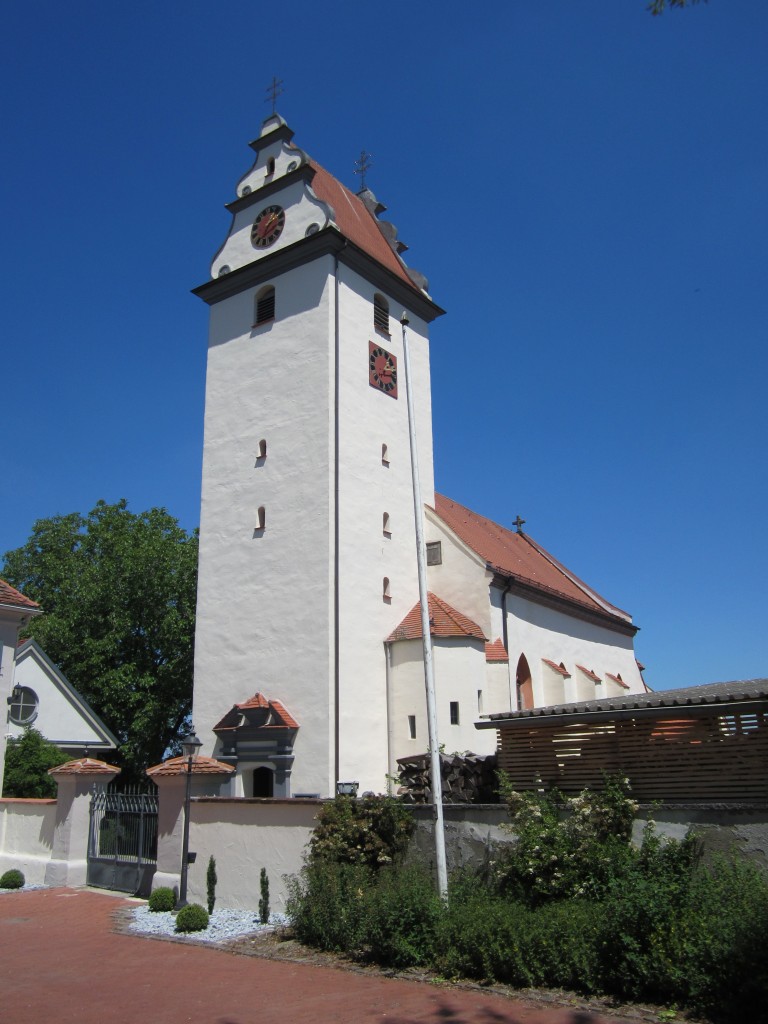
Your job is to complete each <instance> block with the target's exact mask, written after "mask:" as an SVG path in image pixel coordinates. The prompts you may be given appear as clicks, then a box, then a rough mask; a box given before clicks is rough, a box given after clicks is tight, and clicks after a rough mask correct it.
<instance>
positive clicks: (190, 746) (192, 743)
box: [176, 726, 203, 910]
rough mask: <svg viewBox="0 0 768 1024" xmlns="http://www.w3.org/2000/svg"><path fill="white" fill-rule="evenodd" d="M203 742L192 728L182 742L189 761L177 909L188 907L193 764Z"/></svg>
mask: <svg viewBox="0 0 768 1024" xmlns="http://www.w3.org/2000/svg"><path fill="white" fill-rule="evenodd" d="M202 745H203V744H202V742H201V741H200V740H199V739H198V738H197V736H195V730H194V728H193V727H192V726H190V729H189V735H188V736H185V737H184V739H183V740H182V741H181V749H182V750H183V751H184V756H185V757H186V759H187V788H186V792H185V794H184V841H183V844H182V848H181V878H180V880H179V899H178V902H177V903H176V909H177V910H178V909H180V908H181V907H185V906H186V905H187V871H188V869H189V803H190V799H191V796H192V762H193V761H194V760H196V758H197V753H198V751H199V750H200V747H202Z"/></svg>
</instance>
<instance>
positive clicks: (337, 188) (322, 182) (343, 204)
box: [309, 158, 424, 294]
mask: <svg viewBox="0 0 768 1024" xmlns="http://www.w3.org/2000/svg"><path fill="white" fill-rule="evenodd" d="M309 166H310V167H311V168H312V169H313V171H314V172H315V176H314V178H313V179H312V190H313V191H314V192H315V194H316V195H317V197H318V199H322V200H323V201H324V202H326V203H328V204H329V205H330V206H331V207H332V209H333V213H334V216H335V220H336V225H337V227H338V229H339V231H341V233H342V234H343V235H344V236H345V237H346V238H348V239H349V240H350V242H353V243H354V244H355V245H356V246H358V247H359V248H360V249H362V250H363V252H366V253H367V254H368V255H369V256H371V257H372V258H373V259H375V260H376V262H377V263H380V264H382V266H384V267H386V268H387V270H389V271H391V272H392V273H393V274H395V275H397V277H399V278H400V280H401V281H403V282H404V283H405V284H407V285H408V287H409V288H412V289H413V290H414V291H416V292H419V294H424V292H422V290H421V289H420V288H418V287H417V286H416V285H415V284H414V282H413V281H412V279H411V277H410V275H409V273H408V269H407V267H406V265H405V262H404V261H403V260H402V259H401V258H400V256H399V255H398V254H397V253H396V252H395V250H394V249H393V248H392V246H391V245H390V243H389V241H388V239H387V238H386V236H385V235H384V232H383V231H382V228H381V224H380V222H379V221H378V219H377V218H376V217H375V216H374V214H373V213H372V212H371V211H370V210H369V209H368V207H367V206H366V204H365V203H364V202H363V200H362V199H361V198H360V196H358V195H355V193H354V192H352V191H351V190H350V189H348V188H347V186H346V185H343V184H342V183H341V182H340V181H339V179H338V178H336V177H334V175H333V174H331V172H330V171H327V170H326V169H325V168H324V167H323V166H322V165H321V164H318V163H317V162H316V161H315V160H312V159H311V158H310V160H309Z"/></svg>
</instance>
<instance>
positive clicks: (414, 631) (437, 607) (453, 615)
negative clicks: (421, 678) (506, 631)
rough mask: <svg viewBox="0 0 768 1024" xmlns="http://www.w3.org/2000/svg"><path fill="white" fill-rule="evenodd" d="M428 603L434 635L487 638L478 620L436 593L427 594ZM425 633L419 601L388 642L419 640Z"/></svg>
mask: <svg viewBox="0 0 768 1024" xmlns="http://www.w3.org/2000/svg"><path fill="white" fill-rule="evenodd" d="M427 605H428V608H429V623H430V629H429V632H430V634H431V635H432V636H441V637H447V636H470V637H474V638H475V639H477V640H485V633H483V631H482V629H481V628H480V627H479V626H478V624H477V623H476V622H473V621H472V619H470V618H468V617H467V616H466V615H462V613H461V612H459V611H457V610H456V609H455V608H453V607H451V605H449V604H448V602H447V601H443V599H442V598H440V597H438V596H437V595H436V594H433V593H431V592H429V593H428V594H427ZM423 635H424V634H423V632H422V628H421V602H419V601H417V602H416V604H415V605H414V606H413V608H411V610H410V611H409V612H408V614H407V615H406V616H405V618H404V619H403V620H402V622H401V623H400V624H399V625H398V626H396V627H395V629H393V630H392V632H391V633H390V634H389V636H388V637H387V639H386V643H394V642H395V641H397V640H417V639H418V638H419V637H422V636H423Z"/></svg>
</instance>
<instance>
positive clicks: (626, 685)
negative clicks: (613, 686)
mask: <svg viewBox="0 0 768 1024" xmlns="http://www.w3.org/2000/svg"><path fill="white" fill-rule="evenodd" d="M605 675H606V678H607V679H612V680H613V682H614V683H618V684H619V686H623V687H624V689H625V690H628V689H629V683H625V682H624V680H623V679H622V678H621V672H618V673H617V674H616V675H614V674H613V672H606V673H605Z"/></svg>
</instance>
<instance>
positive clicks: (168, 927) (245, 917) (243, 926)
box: [127, 906, 286, 942]
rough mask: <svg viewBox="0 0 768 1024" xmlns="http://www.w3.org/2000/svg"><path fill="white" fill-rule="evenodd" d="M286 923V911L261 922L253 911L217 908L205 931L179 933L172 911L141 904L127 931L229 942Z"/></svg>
mask: <svg viewBox="0 0 768 1024" xmlns="http://www.w3.org/2000/svg"><path fill="white" fill-rule="evenodd" d="M285 923H286V917H285V915H284V914H271V915H270V918H269V924H260V923H259V917H258V914H256V913H254V911H252V910H214V911H213V913H212V914H211V917H210V921H209V922H208V927H207V928H206V929H205V931H201V932H177V931H176V915H175V914H173V913H171V912H170V911H167V912H160V913H153V912H152V911H151V910H150V909H149V907H147V906H140V907H134V908H133V910H132V911H131V914H130V920H129V922H128V925H127V931H129V932H134V933H138V934H140V935H172V936H173V937H174V938H176V939H190V940H193V941H195V942H226V941H228V940H229V939H239V938H241V937H242V936H243V935H252V934H253V933H254V932H271V931H274V929H275V928H276V927H277V926H279V925H283V924H285Z"/></svg>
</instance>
